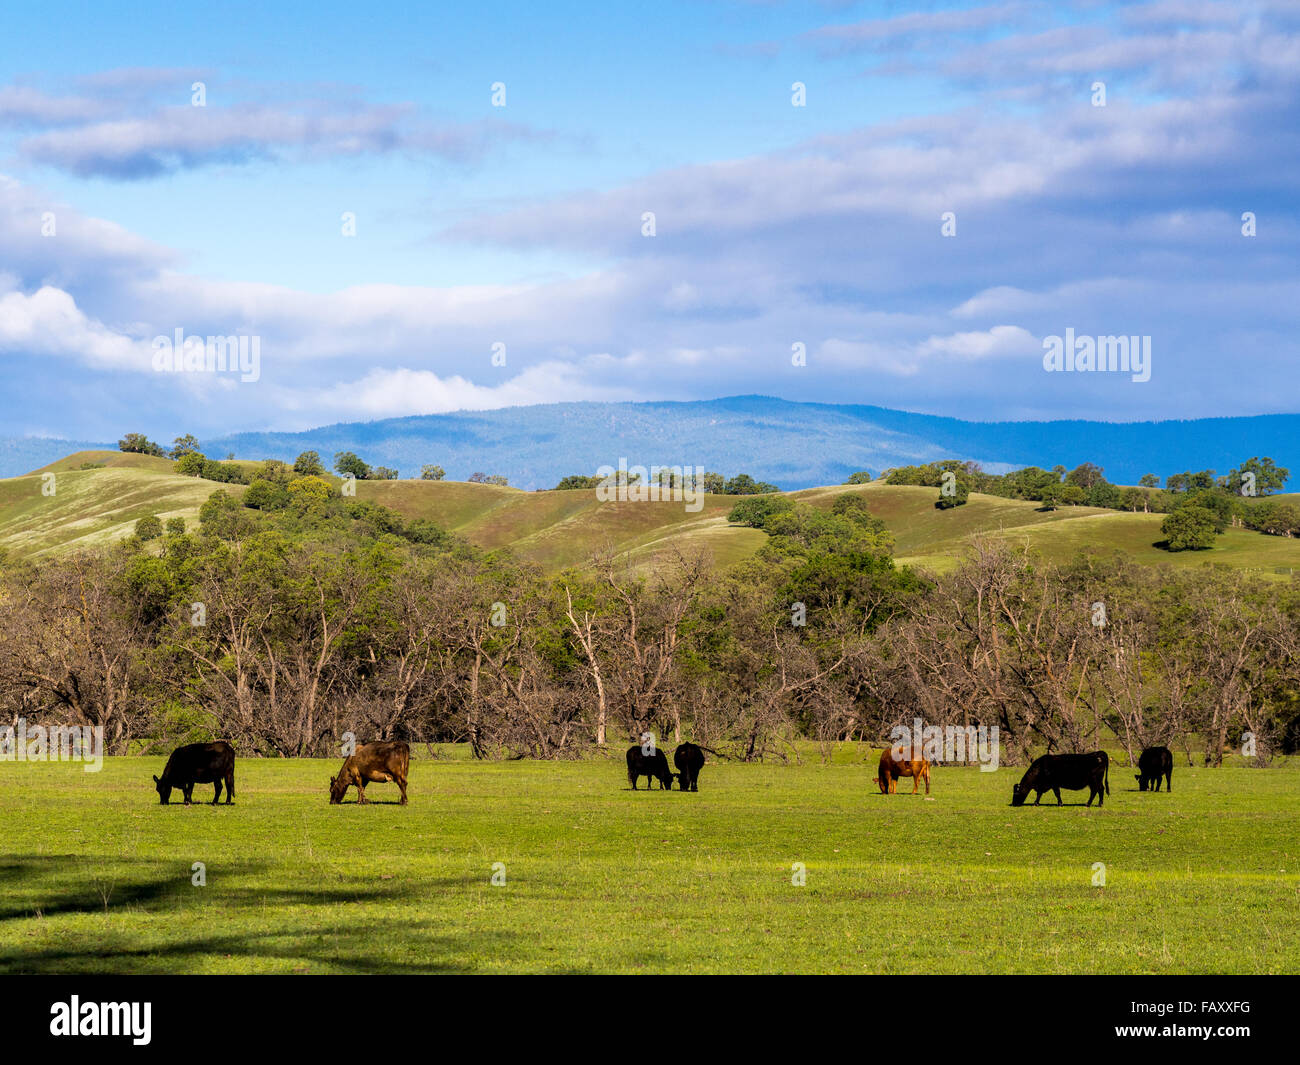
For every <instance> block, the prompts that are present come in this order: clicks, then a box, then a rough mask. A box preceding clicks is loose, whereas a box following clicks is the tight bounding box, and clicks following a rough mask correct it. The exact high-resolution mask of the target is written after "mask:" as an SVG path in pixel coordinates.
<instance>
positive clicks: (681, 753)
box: [673, 743, 704, 791]
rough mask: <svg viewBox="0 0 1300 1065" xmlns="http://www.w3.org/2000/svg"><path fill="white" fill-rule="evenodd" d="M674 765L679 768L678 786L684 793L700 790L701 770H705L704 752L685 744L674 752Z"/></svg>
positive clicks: (690, 744) (694, 746)
mask: <svg viewBox="0 0 1300 1065" xmlns="http://www.w3.org/2000/svg"><path fill="white" fill-rule="evenodd" d="M673 765H675V766H676V767H677V786H678V787H679V788H681V789H682V791H699V790H700V770H701V769H703V768H704V752H703V751H702V750H700V748H699V747H697V746H696V745H695V744H693V743H683V744H682V745H681V746H680V747H678V748H677V750H675V751H673Z"/></svg>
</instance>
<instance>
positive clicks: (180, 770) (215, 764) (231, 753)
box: [153, 740, 235, 806]
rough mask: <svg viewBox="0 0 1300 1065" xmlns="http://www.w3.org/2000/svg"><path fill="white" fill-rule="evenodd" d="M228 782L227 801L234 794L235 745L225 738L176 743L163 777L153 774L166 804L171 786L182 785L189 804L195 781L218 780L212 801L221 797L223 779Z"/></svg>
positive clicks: (230, 799)
mask: <svg viewBox="0 0 1300 1065" xmlns="http://www.w3.org/2000/svg"><path fill="white" fill-rule="evenodd" d="M223 780H224V781H225V782H226V805H227V806H229V805H230V804H231V802H232V801H233V800H234V798H235V749H234V748H233V747H232V746H230V744H228V743H227V742H226V741H225V740H217V742H216V743H190V744H187V745H186V746H184V747H177V748H176V750H174V751H172V756H171V757H170V758H168V759H167V765H166V767H165V768H164V769H163V775H162V776H161V777H154V778H153V782H154V786H155V787H156V788H157V789H158V799H159V801H160V802H161V803H162V804H163V805H164V806H166V805H167V803H168V801H169V800H170V799H171V796H172V788H180V789H181V794H183V795H184V796H185V805H186V806H189V805H190V796H192V795H193V794H194V785H195V784H215V785H216V786H217V790H216V794H215V795H213V796H212V805H213V806H215V805H216V804H217V800H218V799H220V798H221V782H222V781H223Z"/></svg>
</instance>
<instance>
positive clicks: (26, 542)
mask: <svg viewBox="0 0 1300 1065" xmlns="http://www.w3.org/2000/svg"><path fill="white" fill-rule="evenodd" d="M87 465H91V466H95V467H98V468H90V469H87V468H83V467H86V466H87ZM172 465H173V464H172V463H171V462H170V461H169V460H167V459H160V458H151V457H148V456H145V455H132V454H122V453H121V452H116V451H94V452H84V451H83V452H78V453H77V454H75V455H69V456H68V457H67V458H64V459H61V460H59V461H58V462H55V463H52V464H51V465H49V466H46V467H43V468H42V469H41V470H37V471H34V472H33V473H31V474H28V475H27V476H25V477H16V478H11V479H9V480H2V481H0V547H3V548H7V549H8V550H10V551H11V552H13V553H15V554H31V555H38V554H41V553H43V552H47V551H58V550H67V549H73V548H78V547H85V546H90V545H95V544H102V543H105V542H108V541H110V540H113V539H117V538H120V537H124V536H127V535H129V534H130V532H131V530H132V527H133V526H134V524H135V522H136V520H137V519H138V518H140V517H143V516H144V515H146V514H157V515H158V516H159V517H160V518H163V519H164V520H166V519H167V518H169V517H174V516H180V517H183V518H185V519H186V522H187V523H193V522H195V521H197V514H198V508H199V506H200V505H201V504H202V502H203V501H204V500H205V499H206V498H207V497H208V496H209V495H210V494H211V493H212V492H213V491H215V490H217V489H218V488H226V489H227V490H229V491H231V492H233V493H235V494H238V493H240V492H242V491H243V488H242V487H241V486H239V485H217V484H215V483H213V482H211V481H203V480H197V479H194V478H189V477H179V476H177V475H176V474H174V473H173V472H172ZM43 473H53V474H54V475H55V485H56V492H55V495H54V496H53V497H46V496H42V494H41V485H42V478H41V476H40V475H41V474H43ZM842 492H854V493H858V494H860V495H862V497H863V498H864V499H866V500H867V502H868V505H869V506H870V508H871V510H872V512H873V513H874V514H876V515H878V516H879V517H881V518H882V519H883V520H884V521H885V523H886V524H887V525H888V526H889V528H890V530H891V531H892V532H893V534H894V536H895V538H896V541H897V548H896V556H897V558H898V560H899V561H900V562H903V563H907V564H912V565H919V566H924V567H926V568H929V569H932V570H935V571H937V572H943V571H945V570H947V569H950V568H951V567H952V566H954V565H956V562H957V560H958V559H959V558H960V557H961V555H962V553H963V551H964V550H965V549H966V545H967V544H968V543H969V540H970V538H971V537H972V536H974V535H976V534H992V535H996V536H1002V537H1006V538H1007V539H1011V540H1014V541H1016V542H1020V543H1028V544H1029V545H1030V546H1031V547H1032V548H1033V549H1034V550H1036V551H1039V552H1041V553H1042V554H1043V555H1045V556H1046V557H1048V558H1051V559H1054V560H1057V561H1064V560H1066V559H1068V558H1070V557H1071V556H1072V555H1073V554H1074V553H1075V552H1076V551H1078V550H1080V549H1082V548H1095V549H1100V550H1118V551H1121V552H1123V553H1125V554H1127V555H1129V556H1130V557H1132V558H1134V559H1136V560H1138V561H1140V562H1143V563H1148V564H1156V563H1169V564H1172V565H1176V566H1200V565H1204V564H1206V563H1220V564H1226V565H1230V566H1235V567H1238V568H1243V569H1250V570H1256V571H1259V572H1260V573H1263V574H1264V575H1266V576H1273V577H1278V578H1279V579H1282V578H1283V577H1285V576H1289V571H1290V570H1291V569H1296V570H1300V541H1296V540H1288V539H1286V538H1285V537H1276V536H1263V535H1261V534H1259V533H1255V532H1250V531H1247V530H1241V529H1231V530H1229V531H1228V532H1226V533H1225V534H1224V535H1222V536H1220V537H1219V538H1218V540H1217V541H1216V543H1215V546H1214V547H1213V548H1212V549H1210V550H1208V551H1184V552H1180V553H1176V554H1171V553H1169V552H1167V551H1163V550H1161V549H1159V548H1157V547H1156V546H1155V544H1156V543H1157V542H1158V541H1160V540H1161V539H1162V536H1161V534H1160V523H1161V521H1162V515H1159V514H1128V513H1122V512H1119V511H1112V510H1100V509H1097V508H1092V507H1062V508H1060V509H1059V510H1052V511H1046V510H1042V509H1040V508H1039V506H1038V504H1036V503H1032V502H1025V501H1022V500H1012V499H1002V498H1000V497H996V496H986V495H980V494H972V495H971V496H970V501H969V502H968V503H967V504H966V505H965V506H963V507H957V508H955V509H952V510H947V511H940V510H936V509H935V506H934V501H935V497H936V491H935V489H933V488H919V487H912V486H896V485H885V484H881V483H879V482H877V483H873V484H867V485H855V486H852V487H846V486H828V487H824V488H810V489H805V490H804V491H801V492H795V493H792V496H793V498H795V499H798V500H800V501H802V502H805V503H808V504H811V505H813V506H819V507H829V506H830V505H831V503H832V502H833V501H834V499H835V497H836V496H837V495H839V494H840V493H842ZM357 496H358V498H359V499H363V500H371V501H373V502H376V503H379V504H381V505H383V506H386V507H390V508H392V509H393V510H395V511H396V512H397V513H399V514H401V515H402V516H403V517H404V518H406V519H408V520H411V519H415V518H429V519H432V520H433V521H436V522H437V523H438V524H440V525H442V526H444V527H445V528H447V529H450V530H451V531H452V532H454V533H456V534H457V535H460V536H463V537H465V538H466V539H468V540H470V541H471V542H473V543H475V544H478V545H479V546H481V547H485V548H501V547H510V548H512V549H513V550H515V551H516V552H517V553H518V554H519V555H521V556H522V557H524V558H527V559H530V560H532V561H535V562H538V563H540V564H541V565H543V566H545V567H546V568H548V569H552V570H555V569H561V568H563V567H565V566H570V565H580V564H582V563H583V562H585V561H586V560H587V559H588V558H589V557H590V556H591V554H592V553H593V552H595V551H599V550H603V549H606V548H609V547H612V548H614V549H615V550H617V551H620V552H628V553H630V555H631V557H632V559H633V560H634V561H635V562H637V563H638V564H639V565H641V566H643V567H646V568H649V567H652V566H653V565H654V564H655V562H656V560H657V559H658V558H660V557H661V556H663V555H664V554H666V553H667V552H670V551H672V550H673V549H676V548H683V549H690V548H693V547H697V546H707V547H708V548H709V550H711V551H712V552H713V555H714V557H715V558H716V559H717V560H718V561H719V562H721V563H728V562H732V561H735V560H737V559H741V558H744V557H746V556H748V555H750V554H752V553H753V552H754V551H756V550H757V549H758V547H759V545H760V544H762V542H763V539H764V534H763V533H761V532H759V531H757V530H755V529H748V528H741V527H738V526H732V525H728V524H727V520H726V515H727V513H728V511H729V510H730V509H731V507H732V506H733V505H734V504H735V502H736V499H735V497H732V496H706V497H705V498H704V505H703V508H702V509H701V510H700V511H698V512H697V513H690V512H688V511H687V510H686V509H685V506H684V505H683V504H682V503H680V502H677V503H674V502H664V503H600V502H598V501H597V500H596V497H595V493H594V492H592V491H590V490H575V491H565V492H523V491H520V490H519V489H516V488H504V487H499V486H496V485H486V484H469V483H467V482H463V481H437V482H435V481H362V482H360V483H359V484H358V486H357ZM1292 498H1296V497H1292ZM1279 571H1286V572H1285V573H1279Z"/></svg>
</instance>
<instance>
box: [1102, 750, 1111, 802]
mask: <svg viewBox="0 0 1300 1065" xmlns="http://www.w3.org/2000/svg"><path fill="white" fill-rule="evenodd" d="M1102 753H1103V754H1105V753H1106V752H1105V751H1103V752H1102ZM1105 769H1106V773H1105V778H1104V779H1105V784H1106V794H1107V795H1109V794H1110V757H1109V756H1107V758H1106V766H1105Z"/></svg>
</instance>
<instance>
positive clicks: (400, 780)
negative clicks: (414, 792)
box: [397, 775, 406, 806]
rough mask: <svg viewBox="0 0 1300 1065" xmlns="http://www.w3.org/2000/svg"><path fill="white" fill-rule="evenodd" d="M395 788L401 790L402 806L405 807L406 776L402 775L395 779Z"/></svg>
mask: <svg viewBox="0 0 1300 1065" xmlns="http://www.w3.org/2000/svg"><path fill="white" fill-rule="evenodd" d="M397 786H398V787H399V788H401V789H402V805H403V806H405V805H406V776H405V775H402V776H400V777H398V778H397Z"/></svg>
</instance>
